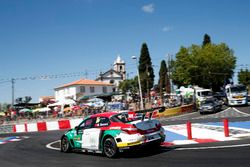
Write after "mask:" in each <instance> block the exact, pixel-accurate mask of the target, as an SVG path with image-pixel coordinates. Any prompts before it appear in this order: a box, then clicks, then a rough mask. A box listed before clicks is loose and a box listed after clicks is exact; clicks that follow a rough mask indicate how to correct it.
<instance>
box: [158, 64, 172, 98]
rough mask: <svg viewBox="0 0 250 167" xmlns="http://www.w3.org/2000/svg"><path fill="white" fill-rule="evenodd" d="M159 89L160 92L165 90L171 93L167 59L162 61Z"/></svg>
mask: <svg viewBox="0 0 250 167" xmlns="http://www.w3.org/2000/svg"><path fill="white" fill-rule="evenodd" d="M158 85H159V90H160V94H161V95H162V92H163V91H164V90H165V91H166V92H167V93H170V80H169V75H168V69H167V65H166V62H165V60H162V61H161V67H160V71H159V82H158Z"/></svg>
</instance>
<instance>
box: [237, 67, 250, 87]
mask: <svg viewBox="0 0 250 167" xmlns="http://www.w3.org/2000/svg"><path fill="white" fill-rule="evenodd" d="M238 81H239V83H241V84H243V85H247V86H250V71H248V69H246V70H243V69H241V70H240V72H239V74H238Z"/></svg>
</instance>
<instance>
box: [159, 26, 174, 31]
mask: <svg viewBox="0 0 250 167" xmlns="http://www.w3.org/2000/svg"><path fill="white" fill-rule="evenodd" d="M172 30H173V28H172V27H169V26H165V27H163V28H162V31H163V32H169V31H172Z"/></svg>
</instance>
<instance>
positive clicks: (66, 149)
mask: <svg viewBox="0 0 250 167" xmlns="http://www.w3.org/2000/svg"><path fill="white" fill-rule="evenodd" d="M71 149H72V148H71V146H70V143H69V140H68V138H67V137H66V136H64V137H63V138H62V140H61V152H64V153H68V152H71Z"/></svg>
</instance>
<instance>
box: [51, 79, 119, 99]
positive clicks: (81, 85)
mask: <svg viewBox="0 0 250 167" xmlns="http://www.w3.org/2000/svg"><path fill="white" fill-rule="evenodd" d="M115 90H116V87H115V85H113V84H110V83H105V82H100V81H94V80H86V79H80V80H78V81H74V82H71V83H68V84H65V85H63V86H59V87H57V88H55V100H56V101H59V102H62V103H63V102H65V101H67V100H68V99H73V100H77V99H78V98H79V97H82V96H90V95H96V94H103V93H112V92H115Z"/></svg>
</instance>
